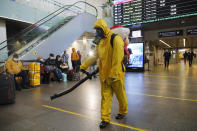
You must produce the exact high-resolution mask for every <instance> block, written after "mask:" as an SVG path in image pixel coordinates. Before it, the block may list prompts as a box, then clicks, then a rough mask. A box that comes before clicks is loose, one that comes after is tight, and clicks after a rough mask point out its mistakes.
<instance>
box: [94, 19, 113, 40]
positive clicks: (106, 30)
mask: <svg viewBox="0 0 197 131" xmlns="http://www.w3.org/2000/svg"><path fill="white" fill-rule="evenodd" d="M98 27H100V28H102V29H103V31H104V33H105V37H107V36H108V35H109V34H110V33H111V32H112V31H111V30H110V29H109V28H108V26H107V23H106V22H105V20H104V19H98V20H97V21H96V23H95V24H94V28H98Z"/></svg>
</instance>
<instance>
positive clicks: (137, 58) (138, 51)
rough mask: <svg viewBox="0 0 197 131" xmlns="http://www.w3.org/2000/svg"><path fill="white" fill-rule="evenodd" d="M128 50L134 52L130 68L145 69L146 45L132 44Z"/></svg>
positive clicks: (130, 59) (131, 56)
mask: <svg viewBox="0 0 197 131" xmlns="http://www.w3.org/2000/svg"><path fill="white" fill-rule="evenodd" d="M127 48H128V49H130V50H131V52H132V54H131V55H130V58H129V65H128V68H144V43H143V42H140V43H130V44H129V45H128V47H127Z"/></svg>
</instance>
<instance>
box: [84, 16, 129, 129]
mask: <svg viewBox="0 0 197 131" xmlns="http://www.w3.org/2000/svg"><path fill="white" fill-rule="evenodd" d="M94 29H96V38H95V40H94V41H93V42H94V43H95V44H97V46H96V48H95V49H94V53H93V54H94V55H93V56H90V57H89V58H88V59H87V60H86V61H85V62H84V63H83V64H82V65H81V66H80V69H81V72H84V70H86V69H87V68H88V67H89V66H91V65H92V64H93V63H94V62H95V61H96V60H97V59H99V76H100V82H101V97H102V98H101V120H102V121H101V123H100V125H99V126H100V128H105V127H106V126H107V125H108V124H109V123H110V114H111V104H112V97H113V93H115V94H116V97H117V99H118V102H119V113H118V114H117V116H116V117H115V118H116V119H123V118H124V117H125V115H126V114H127V97H126V92H125V86H124V85H125V84H124V82H125V66H124V64H123V59H124V42H123V40H122V38H121V37H120V36H119V35H116V36H115V37H114V39H113V47H112V45H111V42H110V41H111V38H112V34H113V32H112V31H111V30H110V29H109V28H108V27H107V24H106V22H105V21H104V20H103V19H98V20H97V22H96V23H95V25H94Z"/></svg>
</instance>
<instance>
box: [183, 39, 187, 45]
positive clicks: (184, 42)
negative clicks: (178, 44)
mask: <svg viewBox="0 0 197 131" xmlns="http://www.w3.org/2000/svg"><path fill="white" fill-rule="evenodd" d="M185 44H186V39H185V38H184V39H183V45H184V47H185Z"/></svg>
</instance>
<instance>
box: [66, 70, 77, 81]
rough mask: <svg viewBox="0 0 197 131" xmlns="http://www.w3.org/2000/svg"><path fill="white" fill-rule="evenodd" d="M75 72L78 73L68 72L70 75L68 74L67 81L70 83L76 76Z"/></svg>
mask: <svg viewBox="0 0 197 131" xmlns="http://www.w3.org/2000/svg"><path fill="white" fill-rule="evenodd" d="M75 72H76V71H75V70H68V73H67V80H68V81H72V80H73V76H74V73H75Z"/></svg>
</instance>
